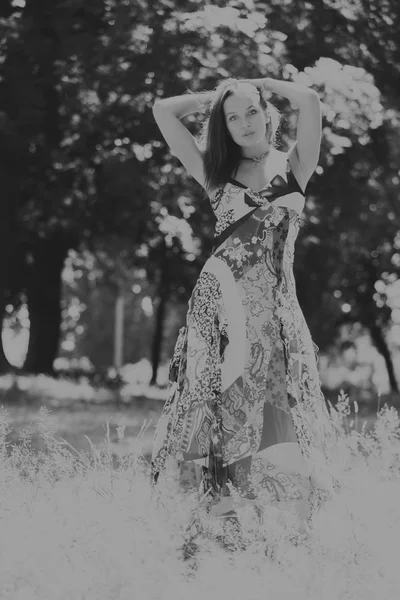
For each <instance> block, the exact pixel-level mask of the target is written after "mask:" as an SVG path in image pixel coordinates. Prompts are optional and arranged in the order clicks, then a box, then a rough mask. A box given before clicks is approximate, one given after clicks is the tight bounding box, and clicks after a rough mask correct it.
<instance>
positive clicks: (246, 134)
mask: <svg viewBox="0 0 400 600" xmlns="http://www.w3.org/2000/svg"><path fill="white" fill-rule="evenodd" d="M253 133H254V131H252V132H251V133H245V134H244V136H243V137H248V136H249V135H253Z"/></svg>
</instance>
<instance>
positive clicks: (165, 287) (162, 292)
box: [150, 244, 169, 385]
mask: <svg viewBox="0 0 400 600" xmlns="http://www.w3.org/2000/svg"><path fill="white" fill-rule="evenodd" d="M158 296H159V303H158V306H157V310H156V318H155V330H154V336H153V343H152V352H151V363H152V375H151V381H150V385H155V384H156V383H157V374H158V367H159V366H160V358H161V347H162V341H163V337H164V322H165V315H166V312H167V302H168V298H169V272H168V251H167V248H166V246H165V245H164V244H163V246H162V263H161V278H160V284H159V294H158Z"/></svg>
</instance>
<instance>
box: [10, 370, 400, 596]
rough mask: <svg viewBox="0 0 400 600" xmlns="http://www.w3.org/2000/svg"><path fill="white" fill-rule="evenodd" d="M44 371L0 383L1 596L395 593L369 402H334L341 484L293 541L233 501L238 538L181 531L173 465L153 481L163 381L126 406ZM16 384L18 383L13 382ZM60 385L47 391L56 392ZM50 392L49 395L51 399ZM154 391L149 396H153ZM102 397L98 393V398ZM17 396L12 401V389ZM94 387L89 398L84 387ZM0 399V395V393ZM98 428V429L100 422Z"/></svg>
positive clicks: (394, 438) (273, 519) (397, 452)
mask: <svg viewBox="0 0 400 600" xmlns="http://www.w3.org/2000/svg"><path fill="white" fill-rule="evenodd" d="M45 383H46V382H45V380H44V379H42V382H41V383H40V382H37V381H36V383H34V382H33V381H32V380H31V381H30V383H29V382H28V381H26V386H27V387H29V389H30V390H31V391H32V388H33V387H34V386H35V385H36V392H37V393H36V395H35V394H31V396H30V400H29V402H22V400H21V398H19V399H18V398H16V394H17V392H16V390H15V389H14V391H13V390H12V389H10V391H9V392H8V394H4V393H3V399H4V401H3V403H2V406H1V408H0V460H1V469H0V478H1V486H0V539H1V541H2V543H1V545H0V599H1V600H3V599H4V600H36V599H38V600H39V599H40V600H47V599H48V600H69V599H71V600H72V599H74V600H81V599H82V600H92V599H93V600H94V599H96V600H103V599H107V600H108V599H113V600H128V599H132V600H133V599H140V600H150V599H151V600H153V599H156V600H164V599H165V600H167V599H168V600H169V599H170V598H174V599H175V600H180V599H182V600H183V599H184V598H185V599H186V598H188V597H190V598H191V599H192V600H200V599H204V598H207V599H209V600H213V599H214V598H215V599H217V598H218V599H225V598H227V599H228V598H229V599H231V600H236V599H237V600H239V599H241V600H242V599H245V600H259V599H260V600H261V599H263V600H286V599H289V598H293V597H296V598H297V599H298V600H345V599H346V600H347V599H349V600H350V599H351V600H355V599H357V600H358V599H360V600H370V599H371V600H372V599H373V600H376V599H377V598H379V600H395V599H396V598H398V590H399V589H400V570H399V568H398V565H397V562H398V552H397V550H398V547H399V537H400V502H399V499H400V420H399V415H398V413H397V411H396V409H395V408H393V407H391V408H389V407H388V406H387V405H384V406H382V407H380V409H379V411H378V413H377V414H376V415H375V417H374V419H373V422H367V420H364V419H361V418H359V414H358V412H357V406H356V405H351V404H350V402H349V400H348V398H347V397H346V396H345V395H342V397H341V398H340V399H339V402H338V404H337V405H336V408H335V409H333V410H332V419H333V421H334V424H335V427H336V428H337V431H338V445H337V448H336V449H335V453H334V464H333V468H334V469H335V470H336V473H337V474H338V475H339V476H340V480H341V482H342V488H341V490H340V493H338V494H337V495H336V496H335V498H334V499H332V500H331V501H329V502H327V503H326V505H325V506H324V508H323V510H322V511H321V512H320V514H319V516H318V518H317V520H316V522H315V527H314V530H313V531H312V534H311V537H310V538H309V539H308V540H305V541H304V542H303V543H300V544H298V545H295V544H294V543H293V541H291V536H290V531H291V530H290V519H289V520H282V519H281V518H280V517H279V515H278V512H277V511H276V509H273V508H272V507H270V508H267V507H266V508H265V514H264V521H263V525H262V527H260V526H258V527H256V526H255V525H254V520H253V519H252V518H251V515H250V513H246V511H242V513H241V516H240V518H241V523H242V535H241V538H240V539H241V542H242V543H239V541H238V540H237V539H236V538H235V535H234V534H232V538H231V539H232V544H231V545H230V546H229V547H228V546H226V545H225V546H224V545H222V544H221V543H219V539H220V538H219V537H218V535H217V533H218V532H210V534H209V535H207V536H202V537H199V538H197V539H196V545H195V546H193V548H192V552H191V553H189V554H188V553H187V552H186V553H185V552H183V549H182V548H183V540H184V535H185V530H186V527H187V524H188V522H189V520H190V516H191V514H192V510H193V505H194V495H193V494H188V495H186V496H183V495H181V494H179V493H178V492H177V490H176V489H174V485H173V477H172V476H171V478H170V480H169V481H168V478H167V480H166V483H165V484H164V486H163V488H160V490H159V491H157V493H153V494H152V493H151V487H150V483H149V463H148V459H149V449H150V445H151V438H152V433H153V429H152V426H153V425H154V424H155V421H156V419H157V416H158V414H159V413H160V410H161V406H162V402H160V400H162V396H163V394H164V393H165V390H163V391H160V393H159V397H158V398H157V397H155V396H157V394H156V390H155V389H153V390H147V391H146V390H145V389H144V388H143V390H142V395H141V396H139V397H138V401H137V406H136V409H135V410H133V409H132V406H130V407H127V406H125V405H124V403H123V399H122V400H121V401H120V403H119V405H118V406H116V405H115V404H114V405H112V404H110V403H109V398H107V395H106V394H105V395H104V396H103V397H102V396H101V393H99V394H97V404H95V403H94V401H93V403H92V405H91V408H90V410H89V409H88V408H87V405H88V403H89V400H91V398H90V391H89V389H87V390H86V408H85V410H83V409H82V407H81V408H79V406H80V405H82V404H83V402H82V401H81V400H82V399H81V398H80V397H81V396H85V394H84V393H83V391H82V389H80V390H79V393H78V392H76V391H75V392H74V393H76V397H75V398H74V402H72V400H73V398H72V396H73V389H74V388H73V386H71V387H70V393H69V395H68V394H67V395H68V399H67V400H66V401H64V402H63V401H62V399H61V396H62V394H61V392H60V393H57V389H58V387H59V386H61V385H63V386H64V387H63V390H64V394H65V389H66V386H68V384H67V383H66V382H64V384H62V383H57V384H54V383H53V384H52V386H51V387H48V388H47V389H46V385H45ZM21 387H23V385H21V383H20V384H19V387H18V389H19V390H20V388H21ZM57 395H58V397H57ZM51 396H52V398H53V399H52V401H50V400H49V398H50V397H51ZM151 396H153V398H151ZM99 398H100V400H99ZM17 400H18V401H17ZM92 400H94V398H92ZM0 404H1V403H0ZM101 430H102V436H101V438H102V439H100V431H101Z"/></svg>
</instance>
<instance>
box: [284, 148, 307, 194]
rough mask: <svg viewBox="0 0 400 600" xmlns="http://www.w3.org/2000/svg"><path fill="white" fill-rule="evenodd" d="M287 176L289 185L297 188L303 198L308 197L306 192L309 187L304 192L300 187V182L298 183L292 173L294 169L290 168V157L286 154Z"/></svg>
mask: <svg viewBox="0 0 400 600" xmlns="http://www.w3.org/2000/svg"><path fill="white" fill-rule="evenodd" d="M286 174H287V180H288V184H289V185H292V186H293V187H295V188H296V189H297V190H298V191H299V192H300V194H301V195H302V196H305V195H306V190H307V186H306V189H305V190H304V192H303V190H302V189H301V187H300V184H299V182H298V181H297V179H296V177H295V176H294V173H293V171H292V167H291V166H290V161H289V158H288V155H287V154H286Z"/></svg>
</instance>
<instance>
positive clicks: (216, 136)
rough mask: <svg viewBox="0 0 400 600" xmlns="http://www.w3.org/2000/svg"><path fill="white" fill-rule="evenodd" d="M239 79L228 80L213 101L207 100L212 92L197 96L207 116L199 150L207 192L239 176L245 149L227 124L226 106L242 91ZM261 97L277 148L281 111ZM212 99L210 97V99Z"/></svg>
mask: <svg viewBox="0 0 400 600" xmlns="http://www.w3.org/2000/svg"><path fill="white" fill-rule="evenodd" d="M240 84H241V82H240V80H238V79H234V78H229V79H224V80H223V81H222V82H220V83H219V84H218V85H217V87H216V88H215V95H214V96H213V99H212V101H209V100H203V99H202V94H204V98H207V95H209V93H210V92H200V94H199V93H197V95H198V96H199V103H200V105H201V106H202V108H203V111H204V114H205V116H206V118H205V120H204V121H203V123H202V125H201V129H200V134H199V137H198V147H199V150H200V152H201V153H202V156H203V165H204V174H205V188H206V190H207V191H209V192H211V191H213V190H214V189H215V188H216V187H218V186H220V185H224V184H225V183H227V181H228V180H229V178H230V177H231V175H232V173H236V171H237V168H238V167H239V164H240V161H241V158H242V155H241V147H240V146H239V145H238V144H236V142H234V141H233V139H232V137H231V135H230V133H229V131H228V128H227V126H226V122H225V115H224V112H223V106H224V102H225V100H226V99H227V98H229V96H231V95H232V94H233V93H234V92H236V91H237V90H238V89H239V86H240ZM258 91H259V93H260V106H261V108H262V109H263V110H264V113H265V116H266V119H267V121H268V119H270V121H269V124H268V126H267V127H268V133H269V138H268V141H269V143H270V144H271V145H272V146H274V147H276V142H277V134H278V130H279V126H280V123H281V119H282V115H281V113H280V111H279V110H278V109H277V108H276V106H274V105H273V104H271V102H269V101H268V99H267V97H266V94H267V92H265V91H264V90H260V89H258ZM208 98H209V96H208Z"/></svg>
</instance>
